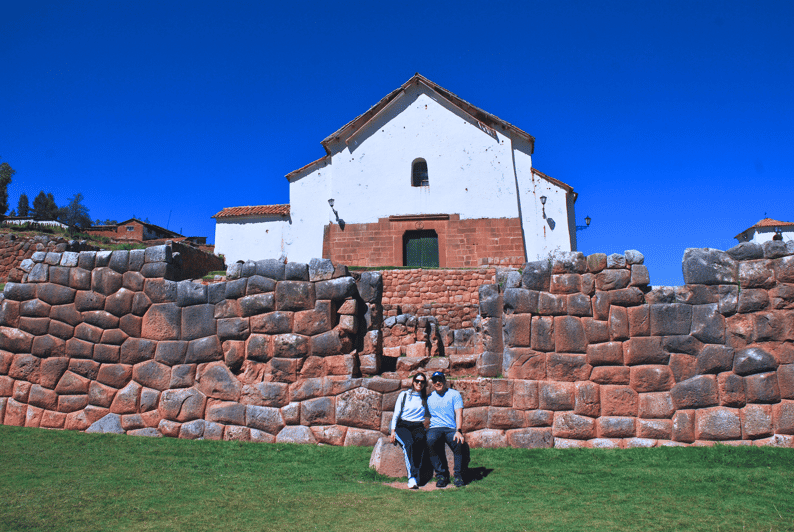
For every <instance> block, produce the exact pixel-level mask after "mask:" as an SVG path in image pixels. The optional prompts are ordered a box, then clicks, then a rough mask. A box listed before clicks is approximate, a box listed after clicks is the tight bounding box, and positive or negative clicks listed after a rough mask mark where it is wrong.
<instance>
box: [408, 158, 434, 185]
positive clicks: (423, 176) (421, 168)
mask: <svg viewBox="0 0 794 532" xmlns="http://www.w3.org/2000/svg"><path fill="white" fill-rule="evenodd" d="M411 186H413V187H429V186H430V178H429V177H428V176H427V161H425V160H424V159H417V160H415V161H414V164H413V165H412V166H411Z"/></svg>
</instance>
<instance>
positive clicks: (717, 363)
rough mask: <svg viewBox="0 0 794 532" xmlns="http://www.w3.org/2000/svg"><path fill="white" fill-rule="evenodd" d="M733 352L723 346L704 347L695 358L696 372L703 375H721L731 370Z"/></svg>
mask: <svg viewBox="0 0 794 532" xmlns="http://www.w3.org/2000/svg"><path fill="white" fill-rule="evenodd" d="M733 356H734V350H733V348H732V347H728V346H724V345H706V346H704V347H703V350H702V351H701V353H700V354H699V355H698V356H697V371H698V373H700V374H704V373H722V372H723V371H730V370H731V368H733Z"/></svg>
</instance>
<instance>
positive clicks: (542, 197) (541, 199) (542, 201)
mask: <svg viewBox="0 0 794 532" xmlns="http://www.w3.org/2000/svg"><path fill="white" fill-rule="evenodd" d="M540 204H541V205H542V206H543V217H544V218H545V217H546V196H541V197H540Z"/></svg>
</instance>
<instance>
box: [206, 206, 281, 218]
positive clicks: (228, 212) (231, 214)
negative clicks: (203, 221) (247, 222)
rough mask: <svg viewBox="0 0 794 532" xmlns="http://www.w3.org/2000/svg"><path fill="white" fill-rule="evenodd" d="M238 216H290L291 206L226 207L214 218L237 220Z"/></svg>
mask: <svg viewBox="0 0 794 532" xmlns="http://www.w3.org/2000/svg"><path fill="white" fill-rule="evenodd" d="M238 216H289V204H287V205H248V206H245V207H226V208H225V209H223V210H222V211H221V212H219V213H218V214H216V215H215V216H213V218H236V217H238Z"/></svg>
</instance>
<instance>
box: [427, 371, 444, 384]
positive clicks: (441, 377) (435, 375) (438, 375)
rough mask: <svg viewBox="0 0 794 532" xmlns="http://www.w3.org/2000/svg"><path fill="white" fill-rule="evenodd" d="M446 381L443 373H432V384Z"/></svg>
mask: <svg viewBox="0 0 794 532" xmlns="http://www.w3.org/2000/svg"><path fill="white" fill-rule="evenodd" d="M446 379H447V378H446V376H445V375H444V372H443V371H436V372H434V373H433V375H432V376H431V377H430V380H432V381H434V382H439V381H441V382H443V381H445V380H446Z"/></svg>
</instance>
